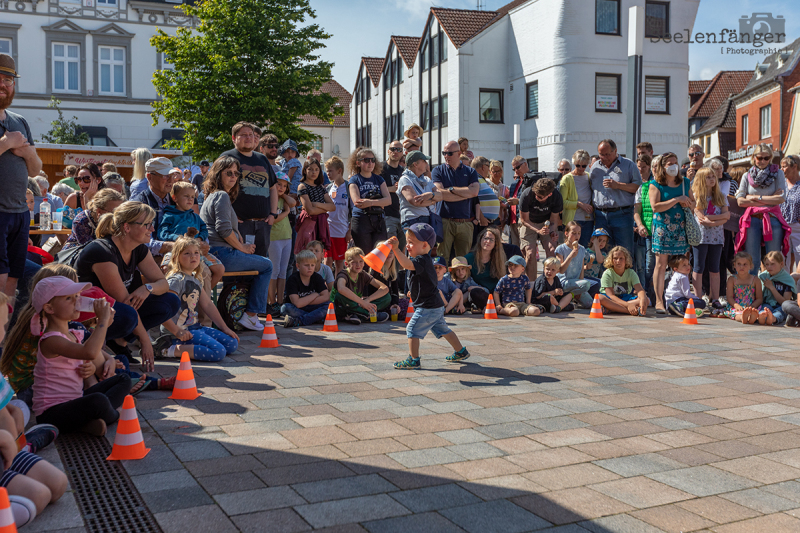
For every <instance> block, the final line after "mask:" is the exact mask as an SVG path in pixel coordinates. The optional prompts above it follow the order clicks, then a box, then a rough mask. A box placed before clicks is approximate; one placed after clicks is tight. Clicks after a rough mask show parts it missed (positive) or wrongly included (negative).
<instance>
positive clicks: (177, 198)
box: [157, 181, 225, 293]
mask: <svg viewBox="0 0 800 533" xmlns="http://www.w3.org/2000/svg"><path fill="white" fill-rule="evenodd" d="M170 196H171V197H172V201H173V202H175V205H168V206H167V207H165V208H164V215H163V216H162V218H161V222H160V223H159V224H158V235H157V238H158V239H159V240H161V241H168V242H175V241H177V240H178V239H179V238H180V237H183V236H187V237H194V238H197V239H200V240H201V241H202V243H199V246H200V252H201V253H202V254H203V262H204V263H205V266H206V267H207V268H208V270H209V272H210V277H208V279H204V276H201V277H200V279H204V281H205V283H206V292H209V293H210V292H211V289H212V288H214V287H216V285H217V283H219V282H220V280H222V275H223V274H224V273H225V267H224V266H223V265H222V263H221V262H220V260H219V259H217V258H216V257H214V256H213V255H212V254H210V253H209V252H208V250H209V246H208V228H207V227H206V223H205V222H203V219H202V218H200V215H198V214H197V213H195V212H194V210H193V209H192V208H193V207H194V205H195V203H194V201H195V198H197V189H195V188H194V185H192V184H191V183H187V182H185V181H179V182H177V183H175V184H174V185H173V186H172V192H171V193H170ZM170 259H171V256H169V254H166V255H165V256H164V259H163V261H162V262H161V265H162V267H163V266H165V265H168V264H169V262H170Z"/></svg>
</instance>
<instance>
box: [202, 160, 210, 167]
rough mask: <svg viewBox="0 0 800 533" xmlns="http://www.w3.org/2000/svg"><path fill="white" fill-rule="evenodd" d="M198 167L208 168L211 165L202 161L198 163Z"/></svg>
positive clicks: (206, 161)
mask: <svg viewBox="0 0 800 533" xmlns="http://www.w3.org/2000/svg"><path fill="white" fill-rule="evenodd" d="M200 166H201V167H210V166H211V163H209V162H208V160H207V159H203V160H202V161H200Z"/></svg>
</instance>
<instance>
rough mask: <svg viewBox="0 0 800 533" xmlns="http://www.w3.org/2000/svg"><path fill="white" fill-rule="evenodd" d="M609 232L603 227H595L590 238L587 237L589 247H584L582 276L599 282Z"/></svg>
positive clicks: (603, 268)
mask: <svg viewBox="0 0 800 533" xmlns="http://www.w3.org/2000/svg"><path fill="white" fill-rule="evenodd" d="M610 236H611V235H610V234H609V233H608V232H607V231H606V230H604V229H603V228H597V229H596V230H594V231H593V232H592V238H591V239H589V247H588V248H587V249H586V255H587V260H586V272H585V273H584V278H585V279H588V280H591V281H597V282H598V283H599V282H600V276H602V275H603V270H605V267H604V266H603V265H604V264H605V262H606V257H607V256H606V252H607V250H606V246H608V239H609V238H610Z"/></svg>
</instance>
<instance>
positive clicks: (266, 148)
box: [258, 133, 281, 172]
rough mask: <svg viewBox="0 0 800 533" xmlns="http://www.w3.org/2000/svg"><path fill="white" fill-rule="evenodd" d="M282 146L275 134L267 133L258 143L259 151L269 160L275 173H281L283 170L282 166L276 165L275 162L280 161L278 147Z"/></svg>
mask: <svg viewBox="0 0 800 533" xmlns="http://www.w3.org/2000/svg"><path fill="white" fill-rule="evenodd" d="M280 145H281V143H279V142H278V137H277V136H276V135H275V134H274V133H267V134H266V135H264V136H263V137H261V140H260V141H259V142H258V151H259V152H261V153H262V154H263V155H264V157H266V158H267V161H269V164H270V165H272V170H273V171H274V172H280V170H281V166H280V165H278V164H276V163H275V160H276V159H278V147H279V146H280Z"/></svg>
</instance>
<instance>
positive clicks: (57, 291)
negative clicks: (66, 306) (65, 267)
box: [31, 276, 92, 336]
mask: <svg viewBox="0 0 800 533" xmlns="http://www.w3.org/2000/svg"><path fill="white" fill-rule="evenodd" d="M91 286H92V284H91V283H76V282H74V281H72V280H71V279H69V278H65V277H64V276H52V277H49V278H44V279H42V280H39V282H38V283H37V284H36V287H34V288H33V294H31V305H32V306H33V308H34V309H35V310H36V314H34V315H33V318H31V333H33V334H34V335H36V336H39V335H41V334H42V330H43V327H42V325H43V324H44V327H46V326H47V319H46V318H44V317H43V316H42V315H41V313H42V308H43V307H44V304H46V303H47V302H49V301H50V300H52V299H53V298H55V297H56V296H68V295H70V294H80V293H81V292H83V291H84V290H86V289H88V288H89V287H91Z"/></svg>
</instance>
